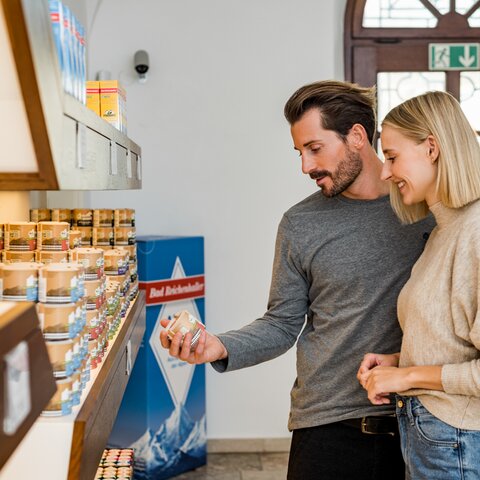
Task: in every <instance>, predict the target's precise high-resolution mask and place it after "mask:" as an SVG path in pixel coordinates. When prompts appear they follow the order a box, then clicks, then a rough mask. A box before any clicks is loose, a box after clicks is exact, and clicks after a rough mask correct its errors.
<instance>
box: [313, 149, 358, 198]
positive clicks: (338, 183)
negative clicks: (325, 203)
mask: <svg viewBox="0 0 480 480" xmlns="http://www.w3.org/2000/svg"><path fill="white" fill-rule="evenodd" d="M362 167H363V164H362V160H361V158H360V154H359V153H357V152H353V151H352V150H350V149H349V148H348V147H347V153H346V155H345V157H344V158H343V159H342V160H340V162H339V164H338V165H337V168H336V170H335V172H333V173H332V172H329V171H328V170H317V171H315V172H312V173H310V177H311V178H312V179H313V180H316V179H317V178H321V177H330V178H331V179H332V186H331V187H321V189H322V193H323V195H324V196H325V197H328V198H330V197H335V196H336V195H338V194H340V193H342V192H344V191H345V190H346V189H347V188H348V187H349V186H350V185H351V184H352V183H353V182H354V181H355V180H356V179H357V177H358V176H359V175H360V172H361V171H362Z"/></svg>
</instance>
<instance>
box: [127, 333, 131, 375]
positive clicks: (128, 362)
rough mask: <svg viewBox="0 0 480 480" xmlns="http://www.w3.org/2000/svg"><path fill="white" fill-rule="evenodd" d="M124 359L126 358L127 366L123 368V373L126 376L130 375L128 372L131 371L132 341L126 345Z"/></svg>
mask: <svg viewBox="0 0 480 480" xmlns="http://www.w3.org/2000/svg"><path fill="white" fill-rule="evenodd" d="M126 358H127V365H126V367H125V373H126V374H127V375H130V372H131V371H132V341H131V340H129V341H128V343H127V348H126Z"/></svg>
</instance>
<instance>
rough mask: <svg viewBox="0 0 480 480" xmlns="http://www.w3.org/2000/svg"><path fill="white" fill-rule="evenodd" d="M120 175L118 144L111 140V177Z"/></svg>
mask: <svg viewBox="0 0 480 480" xmlns="http://www.w3.org/2000/svg"><path fill="white" fill-rule="evenodd" d="M117 174H118V162H117V144H116V143H115V142H112V141H111V140H110V175H117Z"/></svg>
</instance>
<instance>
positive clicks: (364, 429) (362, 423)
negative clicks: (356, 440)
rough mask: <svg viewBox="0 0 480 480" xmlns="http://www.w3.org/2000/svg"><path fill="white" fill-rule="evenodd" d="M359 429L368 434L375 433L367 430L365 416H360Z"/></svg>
mask: <svg viewBox="0 0 480 480" xmlns="http://www.w3.org/2000/svg"><path fill="white" fill-rule="evenodd" d="M361 430H362V433H366V434H368V435H375V432H370V431H369V430H368V425H367V417H362V422H361Z"/></svg>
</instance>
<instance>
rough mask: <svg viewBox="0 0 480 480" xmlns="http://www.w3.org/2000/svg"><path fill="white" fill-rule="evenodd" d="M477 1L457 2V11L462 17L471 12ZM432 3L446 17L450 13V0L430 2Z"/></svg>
mask: <svg viewBox="0 0 480 480" xmlns="http://www.w3.org/2000/svg"><path fill="white" fill-rule="evenodd" d="M476 1H477V0H456V1H455V11H456V12H458V13H461V14H462V15H463V14H465V13H466V12H468V10H470V7H472V6H473V4H474V3H475V2H476ZM430 3H431V4H432V5H433V6H434V7H435V8H436V9H437V10H438V11H439V12H440V13H441V14H442V15H445V14H446V13H448V12H449V11H450V0H430Z"/></svg>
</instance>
